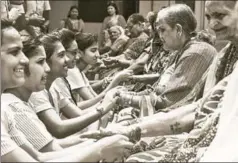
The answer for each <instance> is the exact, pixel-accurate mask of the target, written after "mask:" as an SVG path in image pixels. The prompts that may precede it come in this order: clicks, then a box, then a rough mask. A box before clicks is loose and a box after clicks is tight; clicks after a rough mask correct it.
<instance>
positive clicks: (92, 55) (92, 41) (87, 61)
mask: <svg viewBox="0 0 238 163" xmlns="http://www.w3.org/2000/svg"><path fill="white" fill-rule="evenodd" d="M76 41H77V44H78V48H79V50H80V52H81V57H80V59H79V60H78V61H77V67H78V69H79V71H80V74H81V75H82V78H83V79H84V80H83V83H85V86H84V87H79V88H77V89H74V92H77V93H78V94H79V96H80V97H81V98H82V99H83V100H85V101H82V102H79V103H78V107H80V108H82V109H85V108H87V107H89V106H92V105H94V104H96V103H98V102H99V101H100V100H101V99H102V98H103V97H104V95H105V93H106V92H107V91H108V90H110V89H111V88H113V87H115V86H117V85H118V84H119V83H120V82H121V81H124V80H126V79H128V77H129V76H131V75H132V71H130V70H129V71H122V72H120V73H118V74H117V75H116V76H115V77H114V78H113V79H112V81H111V82H109V83H108V84H109V85H108V86H107V87H106V88H105V89H104V90H103V91H102V92H101V93H100V94H99V95H97V94H96V93H95V92H94V90H93V89H92V87H91V86H90V85H89V81H88V79H87V77H86V76H85V74H84V72H85V71H87V70H86V69H87V67H88V65H92V66H95V65H96V64H97V63H98V62H99V52H98V44H97V43H98V42H97V36H96V35H93V34H90V33H78V34H77V35H76ZM70 83H72V85H73V80H71V82H70ZM102 83H103V81H102V82H101V83H99V84H98V85H100V84H101V85H102Z"/></svg>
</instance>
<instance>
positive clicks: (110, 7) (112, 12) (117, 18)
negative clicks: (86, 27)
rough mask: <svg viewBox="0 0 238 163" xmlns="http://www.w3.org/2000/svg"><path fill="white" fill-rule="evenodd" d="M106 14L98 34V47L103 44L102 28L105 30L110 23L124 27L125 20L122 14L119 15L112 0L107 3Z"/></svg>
mask: <svg viewBox="0 0 238 163" xmlns="http://www.w3.org/2000/svg"><path fill="white" fill-rule="evenodd" d="M107 12H108V16H107V17H105V18H104V20H103V23H102V28H101V31H100V35H99V48H101V46H103V34H104V30H107V28H108V26H109V25H110V24H114V25H119V26H121V27H122V28H125V27H126V20H125V18H124V17H123V16H122V15H119V14H118V13H119V11H118V7H117V5H116V4H115V3H114V2H109V3H108V4H107Z"/></svg>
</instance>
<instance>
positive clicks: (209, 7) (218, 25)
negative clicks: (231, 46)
mask: <svg viewBox="0 0 238 163" xmlns="http://www.w3.org/2000/svg"><path fill="white" fill-rule="evenodd" d="M229 3H230V4H229ZM232 4H233V5H232ZM229 5H230V7H228V6H229ZM205 9H206V11H205V12H206V17H207V20H208V24H209V27H210V28H211V29H212V30H213V31H214V32H215V33H216V37H217V39H218V40H232V39H233V38H234V36H235V35H237V29H238V27H237V26H238V11H237V9H235V2H228V1H227V2H225V1H207V2H206V8H205Z"/></svg>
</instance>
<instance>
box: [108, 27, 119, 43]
mask: <svg viewBox="0 0 238 163" xmlns="http://www.w3.org/2000/svg"><path fill="white" fill-rule="evenodd" d="M109 34H110V38H111V40H113V41H114V40H116V39H118V37H120V35H121V32H120V30H119V29H118V28H117V27H111V28H110V29H109Z"/></svg>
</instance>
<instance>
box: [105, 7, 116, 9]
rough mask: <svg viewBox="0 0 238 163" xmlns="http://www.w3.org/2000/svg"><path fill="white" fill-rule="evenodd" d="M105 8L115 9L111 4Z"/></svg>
mask: <svg viewBox="0 0 238 163" xmlns="http://www.w3.org/2000/svg"><path fill="white" fill-rule="evenodd" d="M107 9H115V8H114V7H113V6H108V7H107Z"/></svg>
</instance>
